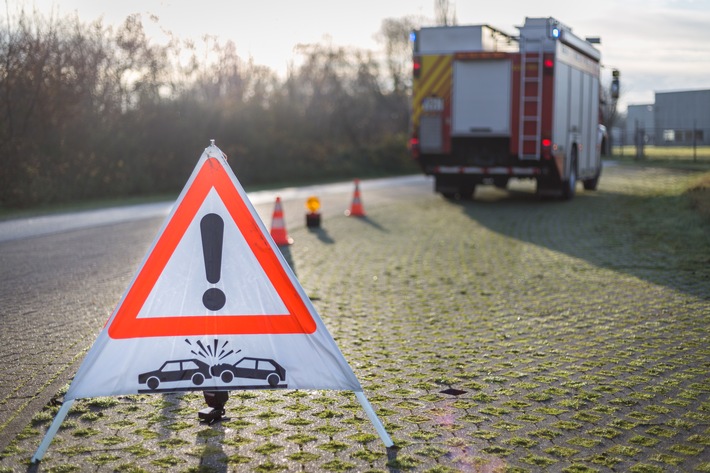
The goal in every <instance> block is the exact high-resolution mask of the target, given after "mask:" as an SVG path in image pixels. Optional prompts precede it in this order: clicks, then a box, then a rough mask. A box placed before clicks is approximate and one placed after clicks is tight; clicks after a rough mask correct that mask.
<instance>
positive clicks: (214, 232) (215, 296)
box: [200, 214, 227, 310]
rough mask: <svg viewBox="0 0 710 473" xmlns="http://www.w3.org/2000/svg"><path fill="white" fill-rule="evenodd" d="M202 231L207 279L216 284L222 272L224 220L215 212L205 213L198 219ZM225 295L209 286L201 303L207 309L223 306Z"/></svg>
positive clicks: (225, 300)
mask: <svg viewBox="0 0 710 473" xmlns="http://www.w3.org/2000/svg"><path fill="white" fill-rule="evenodd" d="M200 231H201V232H202V254H203V255H204V257H205V273H206V275H207V281H208V282H210V283H211V284H217V283H218V282H219V279H220V277H221V273H222V241H223V239H224V220H222V217H220V216H219V215H217V214H207V215H205V216H204V217H202V220H201V221H200ZM225 302H227V297H226V296H225V295H224V292H222V291H221V290H220V289H217V288H216V287H211V288H209V289H207V290H206V291H205V293H204V294H203V295H202V303H203V304H204V305H205V307H206V308H208V309H209V310H219V309H221V308H222V307H224V304H225Z"/></svg>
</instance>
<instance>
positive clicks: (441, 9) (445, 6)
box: [434, 0, 458, 26]
mask: <svg viewBox="0 0 710 473" xmlns="http://www.w3.org/2000/svg"><path fill="white" fill-rule="evenodd" d="M434 17H435V19H436V24H437V25H441V26H452V25H456V24H457V23H458V21H457V20H456V7H455V6H453V5H452V4H451V2H450V1H449V0H434Z"/></svg>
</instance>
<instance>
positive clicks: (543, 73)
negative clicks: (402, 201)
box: [410, 18, 601, 198]
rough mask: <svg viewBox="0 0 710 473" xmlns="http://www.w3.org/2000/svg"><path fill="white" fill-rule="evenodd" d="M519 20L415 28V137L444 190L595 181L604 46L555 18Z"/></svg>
mask: <svg viewBox="0 0 710 473" xmlns="http://www.w3.org/2000/svg"><path fill="white" fill-rule="evenodd" d="M518 29H519V31H520V34H519V36H517V37H514V36H511V35H508V34H506V33H503V32H502V31H500V30H497V29H495V28H492V27H490V26H488V25H474V26H444V27H428V28H421V29H419V30H417V31H415V32H413V33H412V39H413V42H414V56H413V71H414V77H413V88H412V95H413V102H412V137H411V140H410V146H411V149H412V152H413V154H414V157H415V158H416V159H417V160H418V161H419V164H420V165H421V167H422V169H423V171H424V172H425V173H427V174H432V175H434V176H435V190H436V191H437V192H441V193H442V194H444V195H446V196H470V195H472V194H473V192H474V190H475V187H476V185H478V184H494V185H497V186H499V187H505V186H506V185H507V183H508V180H509V179H510V178H532V179H536V180H537V184H538V192H540V193H543V194H558V195H561V196H563V197H565V198H571V197H572V196H574V192H575V187H576V183H577V180H581V181H582V182H583V183H584V187H585V188H586V189H590V190H593V189H596V187H597V183H598V181H599V176H600V173H601V156H600V146H599V144H598V130H599V128H598V127H599V95H600V94H599V92H600V90H599V69H600V64H599V61H600V58H601V55H600V53H599V51H598V50H597V49H595V48H594V47H593V46H592V44H591V43H589V42H587V41H586V40H583V39H580V38H578V37H577V36H575V35H574V34H573V33H572V30H571V29H570V28H568V27H567V26H565V25H563V24H562V23H560V22H559V21H557V20H555V19H553V18H526V19H525V24H524V25H523V26H522V27H519V28H518Z"/></svg>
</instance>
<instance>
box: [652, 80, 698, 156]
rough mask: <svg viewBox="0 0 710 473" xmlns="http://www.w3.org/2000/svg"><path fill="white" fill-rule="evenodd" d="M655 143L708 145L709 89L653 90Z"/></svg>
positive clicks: (662, 144)
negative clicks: (654, 94) (654, 101)
mask: <svg viewBox="0 0 710 473" xmlns="http://www.w3.org/2000/svg"><path fill="white" fill-rule="evenodd" d="M654 117H655V128H656V144H657V145H661V146H664V145H666V146H692V145H693V144H696V145H710V89H709V90H686V91H679V92H656V103H655V106H654Z"/></svg>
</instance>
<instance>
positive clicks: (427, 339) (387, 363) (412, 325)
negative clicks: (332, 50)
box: [0, 166, 710, 472]
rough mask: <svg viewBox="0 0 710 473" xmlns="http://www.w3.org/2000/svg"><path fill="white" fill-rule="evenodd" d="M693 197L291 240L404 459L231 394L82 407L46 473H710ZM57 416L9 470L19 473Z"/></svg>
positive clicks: (484, 209) (501, 206)
mask: <svg viewBox="0 0 710 473" xmlns="http://www.w3.org/2000/svg"><path fill="white" fill-rule="evenodd" d="M687 179H688V175H687V174H685V173H680V172H675V171H669V170H660V169H652V168H649V169H639V168H630V167H625V166H616V167H612V168H609V169H607V170H605V174H604V176H603V178H602V180H601V184H600V189H599V191H598V192H596V193H590V192H581V186H580V193H579V195H578V196H577V197H576V198H575V200H573V201H571V202H559V201H554V200H543V201H541V200H539V199H537V198H536V197H534V195H533V194H532V190H531V189H532V188H531V187H529V186H528V185H526V184H522V185H520V186H519V187H515V188H513V189H512V190H511V192H500V191H487V190H486V191H482V192H480V193H479V194H478V195H477V199H476V200H475V201H473V202H471V201H464V202H452V201H447V200H444V199H442V198H441V197H439V196H436V195H433V194H432V195H431V196H427V197H419V198H414V199H409V200H406V201H405V200H403V201H400V202H392V203H388V204H386V205H384V206H381V207H376V208H372V209H369V208H367V206H366V210H367V211H368V216H367V218H364V219H361V218H347V217H344V216H343V217H339V218H333V219H330V220H328V221H325V222H324V226H323V228H322V229H321V230H320V231H308V230H306V229H304V228H297V229H293V230H291V231H290V233H291V236H292V237H293V238H294V240H295V241H296V243H295V244H294V245H293V246H291V247H289V248H287V249H285V250H284V253H285V256H286V257H287V259H288V260H289V261H290V263H291V264H292V267H293V269H294V271H295V273H296V275H297V276H298V278H299V280H300V281H301V283H302V285H303V286H304V288H305V289H306V292H307V293H308V294H309V296H310V297H311V298H312V300H313V301H314V304H315V306H316V308H317V310H318V312H319V313H320V315H321V317H322V318H323V320H324V322H325V323H326V325H327V326H328V328H329V330H330V332H331V334H332V335H333V337H334V338H335V340H336V342H337V343H338V345H339V346H340V348H341V350H342V351H343V353H344V355H345V357H346V359H347V360H348V361H349V363H350V364H351V366H352V368H353V370H354V371H355V373H356V375H357V376H358V378H359V379H360V382H361V383H362V385H363V387H364V390H365V393H366V394H367V396H368V398H369V399H370V401H371V402H372V404H373V406H374V407H375V409H376V411H377V413H378V415H379V416H380V418H381V419H382V421H383V422H384V424H385V426H386V428H387V430H388V431H389V433H390V434H391V435H392V437H393V439H394V440H395V443H396V445H397V447H398V449H396V450H394V449H393V450H390V451H389V452H388V451H387V450H386V449H385V448H384V447H383V445H382V443H381V442H380V440H379V438H378V436H377V434H376V432H375V431H374V429H373V428H372V426H371V424H370V423H369V421H368V420H367V418H366V416H365V414H364V412H363V411H362V409H361V408H360V406H359V404H358V403H357V400H356V399H355V397H354V395H353V394H352V393H349V392H332V391H323V392H321V391H315V392H311V391H249V392H240V393H238V392H234V393H232V395H231V398H230V401H229V403H228V405H227V415H228V417H229V420H226V421H223V422H221V423H217V424H214V425H212V426H207V425H204V424H199V423H198V422H197V419H196V412H197V411H198V410H199V409H201V408H202V407H204V403H203V400H202V396H201V394H200V393H186V394H166V395H138V396H123V397H117V398H99V399H89V400H81V401H77V402H76V403H75V404H74V407H73V408H72V411H71V412H70V415H69V416H68V417H67V419H66V420H65V422H64V424H63V426H62V428H61V430H60V431H59V433H58V435H57V437H56V438H55V440H54V442H53V443H52V445H51V447H50V449H49V451H48V452H47V454H46V456H45V459H44V460H43V461H42V463H41V464H40V470H42V471H160V470H163V471H195V472H197V471H200V472H201V471H204V472H211V471H215V472H220V471H260V472H266V471H333V472H341V471H431V472H449V471H463V472H471V471H473V472H506V471H510V472H517V471H520V472H522V471H565V472H586V471H600V472H604V471H632V472H661V471H705V472H708V471H710V399H709V396H708V393H709V392H710V376H709V373H710V345H709V344H708V334H709V332H710V222H706V223H704V224H703V223H702V222H701V220H700V217H698V221H697V222H696V223H697V226H693V227H689V228H677V225H675V224H674V223H673V221H671V220H669V219H667V215H666V214H667V209H668V207H669V205H666V204H669V203H670V207H671V208H674V209H675V210H676V211H677V212H679V213H687V212H690V210H689V209H688V208H687V206H686V204H685V201H684V200H683V198H682V197H681V196H680V195H679V194H680V193H681V191H682V189H683V186H684V184H685V183H686V182H687ZM365 203H367V200H366V196H365ZM661 203H662V204H664V205H659V204H661ZM658 209H664V210H663V212H665V214H664V213H662V212H660V211H659V210H658ZM687 221H691V222H692V221H693V220H692V217H690V220H687ZM56 410H57V406H47V408H46V409H45V410H43V411H42V412H39V413H37V414H36V415H35V416H34V418H33V419H32V420H31V422H30V423H29V425H28V426H27V428H26V429H25V430H24V431H23V432H22V433H21V434H20V435H19V436H18V437H17V438H16V439H15V440H14V441H13V442H12V443H11V445H10V446H9V447H8V448H7V449H6V450H5V451H4V452H2V454H0V472H4V471H25V470H26V469H27V468H28V461H29V458H30V457H31V456H32V454H33V452H34V450H35V449H36V448H37V445H38V444H39V442H40V440H41V438H42V436H43V435H44V432H45V431H46V429H47V428H48V426H49V423H50V422H51V419H52V417H53V415H54V413H55V412H56Z"/></svg>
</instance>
